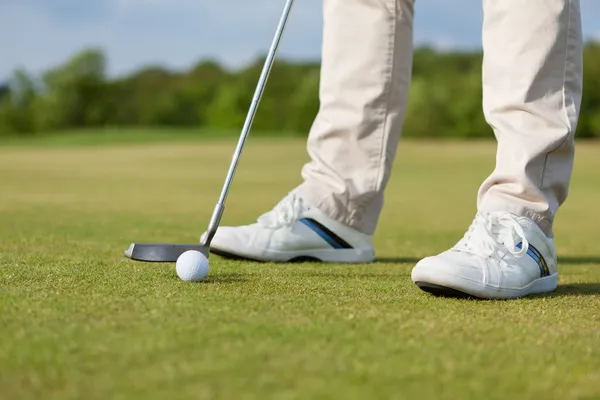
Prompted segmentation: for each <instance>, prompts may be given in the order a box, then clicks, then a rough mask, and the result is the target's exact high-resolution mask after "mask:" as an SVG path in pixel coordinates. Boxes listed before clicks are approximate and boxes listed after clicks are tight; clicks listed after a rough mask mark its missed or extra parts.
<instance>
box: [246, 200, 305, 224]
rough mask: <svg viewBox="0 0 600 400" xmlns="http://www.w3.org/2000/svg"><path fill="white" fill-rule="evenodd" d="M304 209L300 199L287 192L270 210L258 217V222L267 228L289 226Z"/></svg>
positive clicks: (299, 216) (297, 218) (298, 217)
mask: <svg viewBox="0 0 600 400" xmlns="http://www.w3.org/2000/svg"><path fill="white" fill-rule="evenodd" d="M304 209H305V207H304V203H303V202H302V199H301V198H299V197H296V196H295V195H293V194H289V195H287V196H286V197H285V198H283V199H282V200H281V201H280V202H279V203H278V204H277V205H276V206H275V207H274V208H273V209H272V210H271V211H269V212H267V213H265V214H263V215H261V216H260V217H258V223H259V224H261V225H263V226H264V227H266V228H269V229H278V228H281V227H284V226H287V227H289V226H291V225H292V224H293V223H294V222H296V221H298V220H299V219H300V218H301V216H302V212H303V211H304Z"/></svg>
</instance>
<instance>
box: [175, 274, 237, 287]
mask: <svg viewBox="0 0 600 400" xmlns="http://www.w3.org/2000/svg"><path fill="white" fill-rule="evenodd" d="M173 279H177V280H179V277H178V276H177V275H175V276H173ZM247 281H248V277H247V276H246V275H244V274H241V273H238V272H232V273H225V274H215V275H208V277H207V278H206V279H205V280H203V281H202V282H198V283H200V284H203V285H211V284H217V285H223V284H232V283H241V282H247Z"/></svg>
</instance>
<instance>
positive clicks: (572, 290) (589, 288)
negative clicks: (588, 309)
mask: <svg viewBox="0 0 600 400" xmlns="http://www.w3.org/2000/svg"><path fill="white" fill-rule="evenodd" d="M595 295H600V282H597V283H590V282H586V283H565V284H562V285H558V287H557V288H556V290H555V291H554V292H551V293H542V294H536V295H531V299H535V298H540V297H566V296H595Z"/></svg>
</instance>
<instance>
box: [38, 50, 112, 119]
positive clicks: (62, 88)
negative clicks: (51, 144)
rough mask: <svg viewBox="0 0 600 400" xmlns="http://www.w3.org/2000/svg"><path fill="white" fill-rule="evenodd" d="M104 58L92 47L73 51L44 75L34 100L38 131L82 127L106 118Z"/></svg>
mask: <svg viewBox="0 0 600 400" xmlns="http://www.w3.org/2000/svg"><path fill="white" fill-rule="evenodd" d="M105 73H106V61H105V58H104V54H103V53H102V52H101V51H99V50H95V49H91V50H85V51H83V52H81V53H79V54H76V55H75V56H73V58H71V59H70V60H68V61H67V62H66V63H65V64H64V65H61V66H58V67H57V68H54V69H52V70H50V71H48V72H46V73H45V74H44V76H43V85H44V88H43V92H42V94H41V96H39V98H38V101H37V103H36V119H37V121H36V122H37V126H38V128H39V129H41V130H54V129H62V128H70V127H85V126H93V125H99V124H101V123H102V122H103V121H104V120H105V118H106V113H105V110H106V107H105V104H103V101H104V88H105Z"/></svg>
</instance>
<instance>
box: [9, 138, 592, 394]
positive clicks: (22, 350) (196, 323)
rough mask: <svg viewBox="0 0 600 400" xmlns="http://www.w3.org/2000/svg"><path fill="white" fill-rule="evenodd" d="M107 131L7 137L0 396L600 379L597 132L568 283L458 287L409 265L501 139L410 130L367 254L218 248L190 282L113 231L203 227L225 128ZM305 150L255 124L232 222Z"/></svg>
mask: <svg viewBox="0 0 600 400" xmlns="http://www.w3.org/2000/svg"><path fill="white" fill-rule="evenodd" d="M102 143H103V146H91V145H90V144H91V143H90V142H86V143H79V144H78V143H70V144H69V145H66V144H65V145H64V146H60V145H58V144H56V143H55V145H52V146H46V145H45V144H43V143H41V144H40V145H39V146H35V141H33V142H28V143H24V144H23V145H20V144H19V143H18V142H15V143H12V144H11V145H10V146H5V147H3V148H0V177H1V179H0V193H1V194H2V195H1V196H0V338H1V340H0V388H1V393H2V395H1V396H0V397H2V398H6V399H42V398H43V399H75V398H86V399H108V398H111V399H163V398H169V399H184V398H195V399H198V398H211V399H214V398H223V399H231V398H236V399H258V398H260V399H263V398H277V399H300V398H310V399H316V398H319V399H326V398H344V399H353V398H357V399H358V398H361V399H362V398H436V399H458V398H459V399H480V398H486V399H505V398H515V399H516V398H519V399H533V398H535V399H537V398H544V399H597V398H600V385H599V384H598V382H600V250H599V248H598V238H599V237H600V228H599V225H598V221H599V220H600V209H599V208H598V204H600V175H598V173H597V171H599V170H600V158H598V156H597V155H598V154H599V151H600V145H598V144H594V143H585V144H581V145H580V146H579V149H578V154H577V157H578V158H577V162H576V167H575V173H574V176H573V182H572V188H571V194H570V198H569V201H568V202H567V204H565V206H564V207H563V208H562V209H561V211H560V213H559V216H558V220H557V224H556V234H557V245H558V249H559V254H560V258H561V276H560V287H559V289H558V290H557V291H556V292H555V293H553V294H551V295H547V296H536V297H531V298H525V299H520V300H516V301H468V300H455V299H439V298H433V297H431V296H429V295H427V294H425V293H423V292H421V291H419V290H418V289H417V288H416V287H415V286H414V285H413V284H412V283H411V281H410V270H411V268H412V266H413V265H414V262H415V261H416V260H418V259H419V258H420V257H423V256H426V255H430V254H434V253H436V252H439V251H442V250H445V249H446V248H447V247H448V246H450V245H451V244H453V243H454V242H455V241H456V240H458V239H459V238H460V237H461V236H462V234H463V231H464V229H465V228H466V227H467V226H468V224H469V223H470V221H471V218H472V217H473V213H474V207H475V194H476V191H477V188H478V185H479V183H480V182H481V181H482V180H483V178H485V176H486V175H487V173H488V172H489V171H491V168H492V167H493V160H494V147H493V143H469V144H465V143H457V142H448V143H443V144H440V142H404V143H403V144H401V147H400V149H399V152H398V161H397V163H396V166H395V169H394V173H393V178H392V180H391V182H390V185H389V190H388V192H387V200H386V207H385V210H384V213H383V215H382V218H381V223H380V226H379V229H378V231H377V234H376V249H377V255H378V257H379V260H378V261H377V262H376V263H374V264H371V265H357V266H343V265H318V264H300V265H287V264H284V265H275V264H258V263H247V262H231V261H225V260H223V259H220V258H218V257H214V258H211V272H210V275H209V278H208V279H207V281H205V282H203V283H198V284H191V283H186V282H182V281H180V280H179V279H178V278H177V276H176V274H175V271H174V266H173V265H169V264H159V265H147V264H142V263H135V262H132V261H130V260H127V259H124V258H123V257H122V251H123V250H124V249H125V248H126V247H127V246H128V245H129V242H131V241H133V240H136V241H170V242H171V241H172V242H196V241H197V240H198V237H199V235H200V234H201V233H202V231H203V230H204V228H205V226H206V224H207V222H208V218H209V217H210V213H211V211H212V207H213V205H214V202H215V201H216V198H217V196H218V192H219V189H220V186H221V184H222V180H223V178H224V176H225V173H226V169H227V167H228V164H229V161H230V157H231V153H232V151H233V148H234V146H235V142H234V141H231V140H230V141H222V142H221V141H218V140H213V141H211V142H199V141H192V142H189V143H186V142H185V141H184V140H181V141H176V142H174V143H169V142H164V141H151V142H148V143H138V144H137V145H133V144H132V143H123V142H119V143H116V144H114V145H110V143H109V142H102ZM305 161H306V155H305V152H304V143H303V142H302V141H298V140H285V141H272V140H267V139H259V138H252V139H251V140H250V141H249V143H248V144H247V147H246V149H245V153H244V156H243V158H242V164H241V166H240V169H239V170H238V173H237V175H236V180H235V182H234V187H233V188H232V191H231V193H230V198H229V201H228V204H227V210H226V213H225V216H224V221H223V223H224V224H241V223H248V222H252V221H254V220H255V218H256V217H257V216H258V215H259V214H260V213H262V212H264V211H266V210H268V209H269V208H270V207H271V206H273V205H274V204H275V202H277V201H278V200H279V198H280V197H282V196H283V195H284V194H285V193H286V192H287V191H288V190H289V189H291V188H292V187H294V185H296V184H297V183H298V182H299V180H300V176H299V170H300V167H301V166H302V164H303V163H304V162H305ZM274 166H276V168H274Z"/></svg>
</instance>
